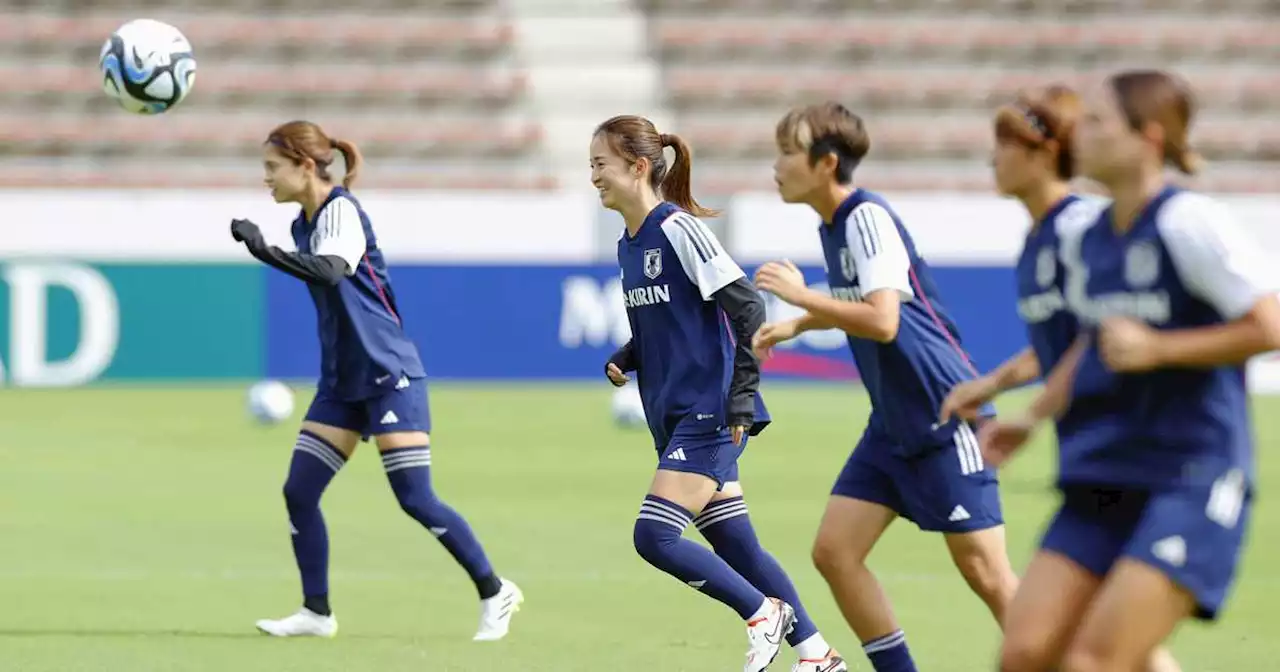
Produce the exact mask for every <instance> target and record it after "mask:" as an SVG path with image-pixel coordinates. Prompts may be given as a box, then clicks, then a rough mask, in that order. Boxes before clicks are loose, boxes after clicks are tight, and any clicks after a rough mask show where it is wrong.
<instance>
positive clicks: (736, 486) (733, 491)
mask: <svg viewBox="0 0 1280 672" xmlns="http://www.w3.org/2000/svg"><path fill="white" fill-rule="evenodd" d="M745 496H746V492H745V491H743V489H742V481H739V480H732V481H726V482H725V483H724V485H722V486H720V489H719V490H718V491H716V493H715V494H713V495H711V502H712V503H714V502H719V501H722V500H726V499H733V498H734V497H745Z"/></svg>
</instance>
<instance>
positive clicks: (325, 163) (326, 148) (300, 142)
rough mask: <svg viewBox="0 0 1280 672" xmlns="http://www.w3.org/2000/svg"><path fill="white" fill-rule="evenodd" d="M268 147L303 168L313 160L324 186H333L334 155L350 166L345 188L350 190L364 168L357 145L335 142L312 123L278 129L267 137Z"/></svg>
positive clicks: (295, 122) (344, 182)
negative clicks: (303, 165)
mask: <svg viewBox="0 0 1280 672" xmlns="http://www.w3.org/2000/svg"><path fill="white" fill-rule="evenodd" d="M266 144H268V145H272V146H274V147H275V148H276V149H277V150H278V151H279V152H280V154H282V155H283V156H285V157H287V158H289V160H291V161H293V163H294V165H301V164H302V162H303V161H305V160H307V159H310V160H311V161H312V162H313V163H315V164H316V177H319V178H320V179H322V180H324V181H325V182H332V181H333V180H332V178H330V177H329V166H330V165H331V164H332V163H333V152H334V150H337V151H338V152H340V153H341V154H342V161H343V163H345V164H346V166H347V173H346V175H344V176H343V178H342V186H343V187H346V188H348V189H349V188H351V185H352V184H355V181H356V178H357V177H359V175H360V168H361V167H363V166H364V158H363V157H362V156H360V150H359V149H357V148H356V146H355V144H353V143H351V142H347V141H346V140H334V139H331V138H330V137H329V136H327V135H325V132H324V131H323V130H321V129H320V127H319V126H317V125H315V124H313V123H311V122H309V121H291V122H289V123H287V124H281V125H280V126H277V127H276V128H275V130H273V131H271V133H270V134H269V135H267V142H266Z"/></svg>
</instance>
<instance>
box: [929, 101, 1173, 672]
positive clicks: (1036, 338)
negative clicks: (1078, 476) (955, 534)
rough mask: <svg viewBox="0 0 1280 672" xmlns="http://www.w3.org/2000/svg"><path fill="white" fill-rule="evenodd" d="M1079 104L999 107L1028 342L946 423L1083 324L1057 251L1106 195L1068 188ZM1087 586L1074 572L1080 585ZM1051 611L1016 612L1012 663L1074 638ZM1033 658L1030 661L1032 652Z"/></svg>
mask: <svg viewBox="0 0 1280 672" xmlns="http://www.w3.org/2000/svg"><path fill="white" fill-rule="evenodd" d="M1080 107H1081V105H1080V99H1079V97H1078V96H1077V95H1076V93H1075V92H1074V91H1071V90H1070V89H1068V88H1066V87H1062V86H1051V87H1048V88H1047V89H1045V90H1044V91H1041V92H1039V93H1038V94H1037V95H1033V96H1028V97H1023V98H1022V99H1021V100H1019V101H1018V102H1017V103H1016V104H1013V105H1006V106H1004V107H1001V108H1000V109H999V110H998V111H997V112H996V118H995V136H996V138H995V139H996V150H995V156H994V157H993V160H992V167H993V168H994V171H995V181H996V188H997V189H999V190H1000V193H1002V194H1004V195H1007V196H1013V197H1014V198H1016V199H1018V200H1019V201H1020V202H1021V203H1022V205H1023V206H1024V207H1025V208H1026V209H1027V213H1028V214H1029V215H1031V221H1032V225H1031V229H1030V231H1028V232H1027V237H1026V241H1025V242H1024V244H1023V248H1022V254H1021V255H1020V256H1019V258H1018V264H1017V269H1016V277H1017V285H1018V314H1019V315H1020V316H1021V317H1022V320H1023V322H1025V323H1026V325H1027V340H1028V341H1029V342H1030V343H1031V345H1030V346H1029V347H1027V348H1026V349H1025V350H1023V351H1022V352H1020V353H1018V354H1017V355H1014V356H1013V357H1011V358H1010V359H1009V360H1008V361H1006V362H1005V363H1004V364H1002V365H1000V366H999V367H998V368H996V369H995V370H994V371H992V372H991V373H988V374H987V375H985V376H983V377H981V378H977V379H975V380H971V381H966V382H964V383H961V384H960V385H957V386H956V388H955V389H954V390H952V391H951V393H950V394H949V395H948V396H947V399H946V401H945V402H944V403H943V404H942V411H941V414H940V417H939V420H940V421H941V422H945V421H947V420H949V419H950V418H951V417H952V416H953V415H957V414H958V415H961V416H962V417H966V418H972V417H974V415H975V414H976V413H977V411H978V409H979V408H981V407H982V405H984V404H986V403H988V402H990V401H991V400H992V399H994V398H995V397H996V396H997V395H999V394H1000V393H1002V392H1004V391H1006V390H1010V389H1013V388H1015V387H1020V386H1022V385H1025V384H1027V383H1030V382H1033V381H1035V380H1038V379H1039V378H1040V375H1041V372H1047V371H1051V370H1053V367H1054V366H1055V365H1057V363H1058V360H1059V359H1061V358H1062V356H1063V355H1064V354H1066V352H1067V350H1068V349H1069V348H1070V347H1071V344H1072V343H1074V342H1075V340H1076V337H1077V335H1078V334H1079V323H1078V322H1077V320H1076V318H1075V316H1074V315H1072V314H1071V312H1070V311H1068V310H1067V306H1066V298H1065V296H1066V289H1065V287H1064V285H1063V281H1064V276H1065V270H1064V268H1063V265H1062V259H1061V251H1062V250H1063V249H1064V248H1065V247H1070V246H1073V245H1075V244H1077V242H1078V240H1079V236H1080V234H1081V232H1083V231H1084V229H1085V228H1087V227H1088V226H1090V225H1092V224H1093V223H1094V222H1096V221H1097V219H1098V214H1099V213H1100V212H1101V211H1102V210H1103V209H1104V208H1105V207H1106V206H1107V201H1105V200H1103V199H1100V198H1090V197H1083V198H1082V197H1080V196H1077V195H1075V194H1073V193H1072V192H1071V185H1070V180H1071V178H1072V177H1073V176H1074V175H1075V157H1074V155H1073V152H1072V135H1073V133H1074V130H1075V125H1076V123H1077V121H1078V119H1079V117H1080ZM1071 424H1072V419H1071V414H1070V412H1068V413H1066V414H1064V415H1063V417H1062V418H1060V419H1059V420H1058V426H1059V427H1063V426H1065V427H1066V428H1067V431H1070V427H1071ZM1081 571H1083V570H1082V568H1079V567H1078V566H1076V565H1074V564H1071V561H1070V560H1069V559H1067V558H1065V557H1062V556H1058V555H1054V554H1052V553H1042V554H1040V555H1039V556H1037V557H1036V559H1035V560H1034V561H1033V562H1032V564H1031V566H1030V567H1029V568H1028V570H1027V577H1026V578H1024V582H1023V585H1022V587H1021V588H1020V589H1019V590H1020V592H1021V594H1024V595H1025V594H1026V592H1027V591H1031V590H1035V587H1034V586H1036V585H1039V584H1041V582H1042V581H1043V579H1042V578H1041V577H1042V576H1050V577H1052V576H1053V575H1055V574H1058V573H1066V572H1070V573H1079V572H1081ZM1100 581H1101V577H1095V578H1094V582H1093V586H1092V590H1096V589H1097V583H1099V582H1100ZM1084 583H1087V582H1085V581H1084V580H1083V579H1079V578H1078V579H1077V584H1075V585H1079V584H1084ZM1024 602H1025V600H1024ZM1065 603H1066V601H1065V600H1063V601H1059V604H1065ZM1015 604H1017V602H1016V601H1015ZM1054 616H1061V615H1060V614H1049V613H1044V612H1041V613H1036V614H1034V615H1019V614H1017V613H1015V612H1014V611H1010V615H1009V618H1008V619H1007V621H1006V625H1005V642H1006V650H1007V651H1010V652H1011V653H1010V654H1009V657H1008V658H1007V659H1006V660H1008V661H1009V662H1010V664H1012V665H1013V666H1014V667H1016V668H1017V669H1039V668H1044V667H1046V666H1052V665H1055V664H1057V663H1058V662H1060V660H1061V656H1062V654H1063V651H1064V650H1065V648H1066V645H1067V643H1068V642H1066V641H1062V639H1063V638H1064V637H1065V636H1067V635H1069V634H1070V632H1069V631H1064V629H1063V626H1062V625H1061V624H1059V623H1054V622H1053V621H1054ZM1033 656H1034V657H1036V658H1035V660H1034V662H1033V661H1032V660H1031V659H1030V657H1033ZM1015 658H1017V660H1016V661H1015ZM1147 669H1149V670H1151V671H1152V672H1176V671H1177V670H1178V669H1179V668H1178V665H1177V663H1176V662H1175V661H1174V660H1173V657H1172V655H1170V654H1169V653H1168V652H1167V651H1164V650H1159V651H1157V652H1156V653H1155V654H1154V655H1153V657H1152V660H1151V661H1150V662H1149V665H1148V668H1147Z"/></svg>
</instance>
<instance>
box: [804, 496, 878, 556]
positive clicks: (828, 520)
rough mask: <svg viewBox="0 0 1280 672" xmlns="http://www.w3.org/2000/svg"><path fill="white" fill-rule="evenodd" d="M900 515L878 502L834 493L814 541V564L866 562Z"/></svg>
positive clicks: (828, 501)
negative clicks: (885, 532)
mask: <svg viewBox="0 0 1280 672" xmlns="http://www.w3.org/2000/svg"><path fill="white" fill-rule="evenodd" d="M897 517H898V514H897V513H895V512H894V511H893V509H890V508H889V507H887V506H885V505H883V504H880V503H877V502H869V501H866V500H862V499H853V498H850V497H844V496H841V495H833V496H831V497H830V498H829V499H828V500H827V507H826V510H824V511H823V512H822V521H821V522H820V523H818V534H817V538H816V539H815V540H814V542H813V560H814V564H816V565H818V567H819V568H820V569H821V568H823V567H829V568H835V567H838V566H843V565H848V564H863V563H865V562H866V560H867V556H868V555H870V554H871V549H873V548H875V545H876V542H878V541H879V540H880V537H881V536H883V535H884V531H885V530H887V529H888V528H889V525H891V524H892V523H893V521H894V520H895V519H896V518H897Z"/></svg>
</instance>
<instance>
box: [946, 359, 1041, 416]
mask: <svg viewBox="0 0 1280 672" xmlns="http://www.w3.org/2000/svg"><path fill="white" fill-rule="evenodd" d="M1039 377H1040V360H1039V358H1037V357H1036V353H1035V350H1033V349H1031V348H1030V347H1027V348H1023V350H1022V351H1021V352H1019V353H1018V354H1016V355H1014V356H1012V357H1010V358H1009V359H1007V360H1005V362H1004V363H1003V364H1001V365H1000V366H998V367H996V369H995V370H994V371H992V372H990V373H988V374H987V375H985V376H981V377H979V378H974V379H973V380H966V381H964V382H963V383H960V384H959V385H956V386H955V387H953V388H952V389H951V392H949V393H947V398H946V399H944V400H943V401H942V406H941V407H940V408H939V410H938V421H939V422H946V421H948V420H950V419H951V418H952V416H955V415H959V416H961V417H963V418H965V419H966V420H972V419H974V418H976V417H977V415H978V410H979V409H980V408H981V407H982V405H983V404H985V403H987V402H989V401H991V400H992V399H995V398H996V397H997V396H999V395H1000V394H1002V393H1004V392H1006V391H1008V390H1011V389H1013V388H1015V387H1021V386H1023V385H1026V384H1027V383H1030V382H1032V381H1034V380H1036V379H1037V378H1039Z"/></svg>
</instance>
